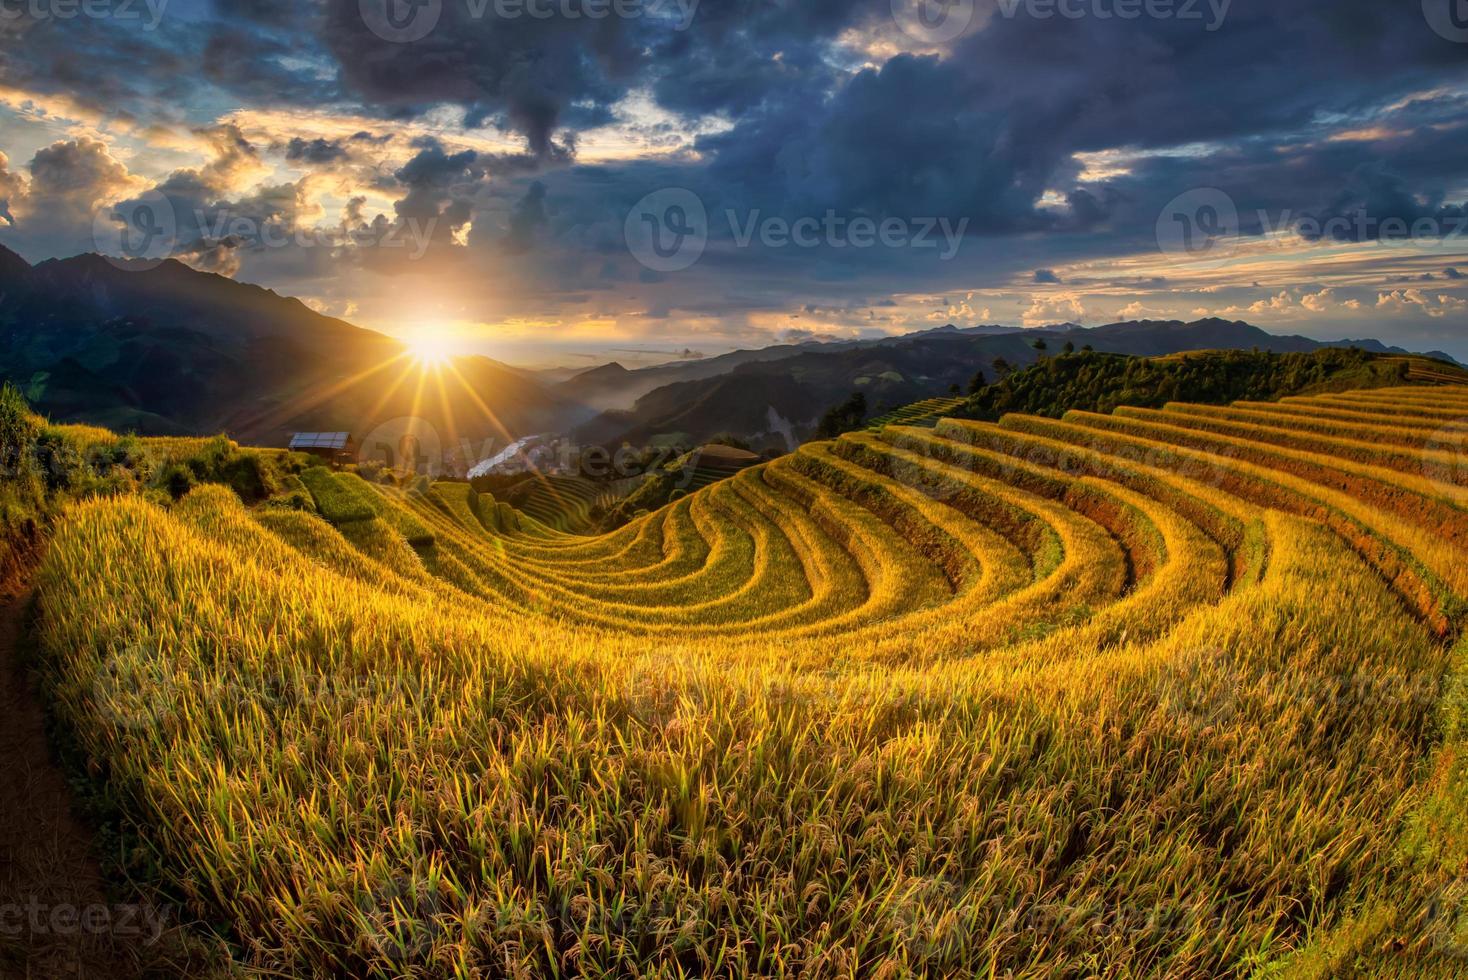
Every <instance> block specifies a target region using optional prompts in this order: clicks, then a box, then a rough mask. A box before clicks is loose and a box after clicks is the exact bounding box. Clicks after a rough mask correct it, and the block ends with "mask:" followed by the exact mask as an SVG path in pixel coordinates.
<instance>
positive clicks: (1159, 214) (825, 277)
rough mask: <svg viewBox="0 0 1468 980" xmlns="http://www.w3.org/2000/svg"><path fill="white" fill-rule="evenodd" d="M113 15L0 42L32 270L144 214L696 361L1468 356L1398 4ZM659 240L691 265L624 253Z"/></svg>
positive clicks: (428, 304)
mask: <svg viewBox="0 0 1468 980" xmlns="http://www.w3.org/2000/svg"><path fill="white" fill-rule="evenodd" d="M134 6H136V7H137V9H138V10H139V11H140V12H141V16H140V17H139V18H137V19H132V20H129V19H121V18H113V19H109V18H96V17H79V18H74V19H70V20H65V21H63V20H60V19H56V18H45V17H38V16H34V15H32V14H30V13H26V14H24V15H23V16H22V17H20V18H15V19H10V20H5V21H3V22H0V36H3V39H4V41H5V44H6V57H5V58H4V59H0V150H4V151H5V154H7V155H0V232H3V236H4V237H3V241H4V242H6V243H7V244H9V245H12V246H13V247H17V248H19V249H20V250H21V251H22V252H23V253H24V254H26V255H27V256H28V257H30V258H33V259H38V258H45V257H48V256H51V255H63V254H69V253H70V252H72V251H79V250H82V249H85V248H88V247H90V245H89V238H90V228H91V224H92V219H93V217H94V216H95V214H96V212H97V211H98V210H99V209H106V208H112V207H116V206H117V205H118V204H119V203H122V204H126V203H129V202H133V201H138V200H141V199H142V197H141V196H142V195H144V194H145V193H146V192H148V191H156V192H157V193H158V194H161V195H163V197H164V198H166V199H167V201H168V202H169V204H170V206H171V207H172V208H173V209H174V211H175V212H176V214H177V218H178V221H177V224H178V236H177V237H178V243H177V254H178V255H179V257H181V258H183V259H184V260H186V261H188V262H190V263H191V264H194V265H196V266H198V267H200V268H207V269H210V270H212V271H219V272H223V273H226V274H232V275H237V276H240V277H241V278H249V279H253V280H255V281H261V282H264V283H266V284H267V285H271V286H275V287H277V288H281V289H288V290H290V291H292V292H295V293H297V294H300V295H302V296H303V297H305V298H306V299H308V300H310V301H312V302H313V303H315V304H316V305H318V306H320V307H321V308H330V309H334V310H346V309H351V310H352V311H353V312H354V314H355V315H357V316H359V317H360V318H361V319H362V320H363V322H365V323H367V324H368V325H372V326H379V327H382V328H384V329H395V328H396V326H397V325H398V324H399V323H401V322H403V321H404V320H405V319H410V318H411V319H414V320H424V319H432V320H434V321H435V322H441V323H452V324H453V325H454V326H455V329H456V330H459V331H460V332H471V331H473V330H476V329H477V330H479V331H480V332H481V333H482V334H483V335H484V336H485V337H486V338H495V337H514V338H516V342H517V343H522V342H523V343H524V344H527V345H528V344H531V343H534V342H539V343H543V344H545V345H547V346H548V347H555V346H556V345H559V344H562V343H572V342H574V341H575V340H576V339H577V338H583V337H595V338H598V339H599V340H610V339H615V338H618V337H633V336H635V337H641V338H649V339H657V340H661V341H662V343H661V344H660V345H659V346H660V347H661V348H663V349H667V350H679V349H684V348H685V347H686V348H687V349H690V350H695V349H712V348H714V347H718V346H721V345H722V346H728V345H733V344H747V343H755V342H759V341H761V340H769V339H774V338H778V337H781V336H787V335H788V336H804V335H805V334H806V333H809V334H811V335H812V336H821V337H831V336H854V335H871V334H880V333H884V332H895V331H900V330H907V329H917V328H922V327H928V326H935V325H943V324H944V323H947V322H957V323H962V324H968V323H973V322H980V321H983V322H996V321H997V322H1003V323H1010V324H1020V325H1030V326H1033V325H1039V324H1044V323H1053V322H1058V321H1064V320H1074V321H1081V320H1082V319H1083V318H1084V319H1085V320H1086V321H1087V322H1096V321H1098V320H1100V319H1104V318H1108V317H1139V318H1140V317H1154V318H1158V317H1171V316H1177V317H1192V316H1198V315H1203V313H1205V312H1206V313H1224V312H1226V311H1234V312H1233V313H1232V314H1231V315H1236V316H1243V317H1248V318H1251V319H1255V320H1258V321H1259V322H1260V323H1261V325H1264V326H1266V327H1270V326H1274V325H1278V326H1280V327H1283V328H1288V329H1290V330H1298V331H1312V332H1315V333H1317V334H1322V335H1324V334H1330V333H1332V332H1336V331H1348V332H1351V333H1354V334H1357V335H1360V334H1363V333H1378V334H1382V335H1384V336H1391V335H1392V334H1393V333H1394V332H1395V333H1396V334H1397V335H1399V336H1400V337H1402V338H1429V339H1431V340H1432V342H1433V344H1434V346H1443V347H1447V348H1449V349H1452V350H1455V351H1459V352H1461V353H1463V354H1464V355H1465V356H1468V338H1454V337H1453V336H1451V335H1450V334H1451V331H1452V329H1453V327H1454V325H1455V323H1456V320H1455V318H1456V317H1457V315H1458V310H1459V307H1458V305H1457V301H1458V300H1460V299H1462V298H1463V297H1462V296H1460V291H1461V289H1462V284H1461V282H1460V280H1461V279H1462V278H1463V274H1462V273H1460V272H1459V271H1458V268H1459V267H1460V266H1462V265H1464V264H1465V263H1468V249H1465V248H1463V247H1462V241H1461V239H1460V238H1459V232H1460V231H1462V230H1463V227H1462V226H1463V225H1464V223H1465V221H1468V212H1465V210H1464V204H1465V197H1468V185H1465V184H1464V183H1463V178H1462V176H1461V175H1462V174H1464V173H1468V60H1465V59H1464V57H1463V53H1464V48H1463V47H1462V46H1461V45H1458V44H1454V43H1452V42H1450V41H1447V40H1445V39H1444V38H1442V37H1440V36H1439V35H1438V34H1437V33H1436V32H1434V31H1433V30H1432V29H1431V27H1430V26H1429V25H1428V24H1427V22H1426V20H1425V18H1423V17H1422V15H1421V11H1420V10H1419V9H1417V7H1415V6H1413V5H1411V4H1407V5H1385V4H1381V3H1379V0H1331V2H1327V0H1307V2H1300V3H1293V4H1289V5H1283V4H1264V3H1255V2H1249V3H1244V2H1236V3H1234V4H1232V5H1230V6H1229V7H1228V8H1227V11H1226V16H1223V17H1222V18H1221V20H1219V21H1217V22H1214V20H1213V18H1214V16H1215V15H1216V14H1218V13H1222V11H1221V10H1219V9H1218V8H1213V7H1208V6H1207V5H1203V6H1204V7H1205V8H1207V9H1206V10H1205V11H1204V13H1205V17H1204V19H1203V20H1202V21H1199V20H1195V19H1188V18H1183V17H1171V18H1150V17H1141V18H1137V19H1125V18H1119V17H1111V18H1102V17H1096V16H1082V17H1077V18H1070V17H1062V16H1053V17H1043V18H1042V17H1036V16H1032V15H1031V14H1030V13H1029V12H1028V8H1027V7H1026V5H1024V4H1020V5H1018V6H1017V7H1016V6H1013V5H1005V6H1001V5H998V4H996V3H994V2H992V0H979V2H978V3H977V4H976V5H975V8H974V15H973V17H972V19H971V21H969V22H968V23H966V24H963V25H961V26H962V27H963V28H964V29H963V30H961V31H958V32H956V34H955V36H951V37H946V36H945V37H942V38H921V37H915V36H913V35H912V34H909V33H907V32H905V31H904V29H903V26H902V25H900V24H899V23H898V18H896V17H894V14H893V8H892V5H891V4H890V3H889V2H887V0H810V2H801V3H782V2H769V0H702V2H694V0H646V2H641V3H634V2H631V0H629V2H628V3H624V4H622V5H621V6H619V7H617V8H616V10H619V11H622V12H624V13H627V14H628V15H627V16H619V15H611V16H597V15H596V14H597V12H598V11H601V10H603V9H604V8H603V7H602V6H601V5H599V4H594V3H592V2H590V0H566V2H557V3H554V4H549V5H545V4H541V5H540V6H537V7H536V9H537V10H543V11H544V12H548V13H549V14H550V16H536V15H533V14H532V12H531V11H530V6H531V5H530V4H516V3H513V2H512V3H503V2H502V3H498V4H496V3H494V2H493V0H487V2H485V3H482V4H481V3H478V2H475V3H462V2H446V3H444V4H441V5H436V4H430V5H424V6H421V7H416V8H412V10H411V11H410V13H412V14H413V15H414V16H413V17H412V18H410V20H411V21H412V23H410V24H409V27H408V29H406V30H401V29H400V28H401V27H402V25H401V23H399V25H398V27H394V26H393V25H392V24H390V23H387V22H385V21H383V20H382V18H381V17H380V16H374V14H373V11H374V10H376V9H377V8H375V7H374V5H373V4H372V3H366V4H363V3H361V2H359V0H237V2H231V3H227V4H226V3H222V2H212V3H211V2H207V0H170V2H169V3H168V4H167V5H165V6H163V7H162V8H161V12H162V15H161V16H159V17H157V18H156V19H153V20H152V21H150V19H149V17H148V12H149V11H151V10H152V9H153V7H151V6H149V5H147V4H137V5H134ZM380 13H381V11H380V10H379V11H378V14H379V15H380ZM425 14H436V15H437V20H436V21H434V20H432V19H430V20H427V21H419V20H417V19H416V18H417V17H418V16H422V15H425ZM907 27H908V29H909V30H910V29H911V27H912V25H907ZM420 28H421V30H420ZM395 32H397V33H395ZM21 161H27V162H26V163H24V164H23V165H22V163H21ZM674 191H676V193H678V194H680V195H684V196H682V197H679V198H677V201H676V202H675V204H676V207H675V208H673V209H670V207H672V206H671V205H666V203H665V206H664V207H663V208H662V209H661V210H659V211H657V212H656V213H652V212H641V213H639V212H638V211H637V209H638V208H639V207H643V206H645V202H647V201H649V200H651V201H653V202H658V201H666V200H672V199H668V198H666V195H667V194H668V193H672V192H674ZM660 194H662V195H664V197H659V196H658V195H660ZM688 195H691V197H690V196H688ZM690 202H692V203H690ZM694 219H699V220H700V221H701V224H699V226H698V227H697V228H695V227H694V226H693V225H692V224H689V223H688V222H691V221H693V220H694ZM648 220H652V221H653V222H654V226H653V227H654V228H655V229H656V230H658V231H659V234H660V235H662V236H663V237H662V239H660V240H659V244H658V247H659V248H664V247H672V246H673V245H675V244H676V245H677V246H678V247H679V248H682V247H685V246H686V247H692V248H695V249H696V250H697V252H696V254H693V253H689V261H688V262H686V263H680V262H672V263H670V262H664V261H661V260H658V259H656V258H653V259H651V260H650V259H649V257H648V255H647V254H642V253H639V251H638V248H639V246H638V245H637V243H636V242H629V234H631V233H632V232H639V233H644V234H645V233H646V230H647V227H648V226H647V225H646V221H648ZM634 237H635V236H634ZM670 243H671V244H670ZM689 243H692V244H691V245H689ZM959 297H963V298H962V299H960V298H959ZM791 331H796V333H791ZM532 338H533V339H532ZM1454 345H1456V346H1454Z"/></svg>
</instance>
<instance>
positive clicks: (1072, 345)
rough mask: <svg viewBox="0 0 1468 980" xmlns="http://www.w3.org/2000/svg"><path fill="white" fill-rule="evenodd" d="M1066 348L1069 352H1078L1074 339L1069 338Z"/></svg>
mask: <svg viewBox="0 0 1468 980" xmlns="http://www.w3.org/2000/svg"><path fill="white" fill-rule="evenodd" d="M1064 349H1065V352H1066V353H1067V354H1074V353H1075V352H1076V345H1075V343H1074V342H1073V341H1069V340H1067V341H1066V342H1065V348H1064Z"/></svg>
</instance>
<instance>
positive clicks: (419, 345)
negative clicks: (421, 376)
mask: <svg viewBox="0 0 1468 980" xmlns="http://www.w3.org/2000/svg"><path fill="white" fill-rule="evenodd" d="M408 352H409V353H410V354H412V355H413V360H415V361H417V362H418V364H419V366H420V367H425V368H441V367H445V366H447V365H448V363H449V361H450V360H451V359H452V358H453V356H454V351H453V347H452V345H450V344H449V342H448V341H446V340H445V339H444V338H443V337H439V336H435V335H433V334H425V335H423V336H421V337H415V338H413V339H412V340H410V341H408Z"/></svg>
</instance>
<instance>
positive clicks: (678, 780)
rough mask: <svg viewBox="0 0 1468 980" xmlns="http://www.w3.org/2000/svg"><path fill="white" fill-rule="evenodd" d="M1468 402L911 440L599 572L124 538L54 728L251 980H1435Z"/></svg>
mask: <svg viewBox="0 0 1468 980" xmlns="http://www.w3.org/2000/svg"><path fill="white" fill-rule="evenodd" d="M1465 390H1468V389H1464V388H1462V387H1447V388H1444V387H1411V388H1394V389H1383V390H1379V391H1371V392H1350V393H1343V394H1330V395H1318V396H1311V397H1305V398H1289V399H1286V400H1284V401H1282V402H1276V403H1248V404H1240V405H1237V406H1233V407H1227V406H1192V405H1186V404H1173V405H1168V406H1166V407H1164V408H1162V409H1160V410H1157V409H1140V408H1137V409H1122V410H1119V411H1118V412H1117V413H1115V414H1113V415H1107V414H1098V413H1090V412H1070V413H1067V414H1066V415H1065V417H1064V418H1062V419H1047V418H1041V417H1036V416H1026V415H1015V414H1011V415H1008V416H1006V417H1005V418H1004V419H1003V421H1002V422H1000V423H998V424H994V423H988V422H980V421H964V420H946V421H942V422H940V423H938V424H937V425H936V427H933V428H921V427H906V426H890V427H887V428H885V429H882V430H880V431H874V432H862V433H857V434H853V435H849V436H847V437H845V438H843V439H841V440H839V441H837V442H834V443H831V442H826V443H815V444H811V445H808V446H805V447H802V448H801V450H800V451H799V452H797V453H795V454H792V455H790V456H787V457H784V458H782V459H780V460H778V461H776V462H773V463H769V464H765V465H760V466H756V467H752V468H749V469H746V470H744V471H742V472H741V473H740V474H739V475H738V476H736V477H734V478H732V479H728V480H724V481H721V482H719V483H716V484H714V485H712V486H710V487H708V488H707V489H704V490H701V491H698V492H695V493H692V494H691V495H689V496H687V497H684V498H682V499H679V500H678V501H676V502H675V503H673V504H672V505H671V506H668V507H665V508H662V509H659V510H657V511H656V512H654V513H650V514H647V515H645V516H642V517H640V518H638V519H637V520H635V521H633V522H632V523H631V524H629V525H628V526H627V527H625V528H623V529H621V530H619V531H617V532H614V533H612V534H610V535H607V536H604V537H601V538H585V537H575V536H567V535H564V534H560V533H558V532H555V531H553V530H551V529H549V528H546V527H544V526H543V525H541V524H539V523H538V522H534V521H524V522H522V521H520V520H518V519H516V518H515V517H514V515H513V512H510V511H506V509H505V506H504V504H503V503H502V502H499V501H496V500H494V499H493V498H491V497H487V496H486V495H482V494H475V493H474V492H473V491H471V490H470V489H469V488H468V487H467V486H466V485H464V484H436V485H430V484H428V483H427V482H426V481H419V482H418V483H416V484H414V485H413V486H412V487H405V488H399V487H393V486H382V485H374V484H371V483H368V482H365V481H363V480H361V479H360V478H359V477H357V476H355V475H352V474H333V473H329V472H327V471H325V470H313V471H308V472H307V473H303V474H302V478H303V479H304V480H305V482H306V487H307V489H308V490H309V493H310V495H311V497H312V502H311V506H312V509H314V510H317V511H319V512H320V513H321V514H322V515H324V517H325V519H322V518H319V517H316V516H313V515H312V514H311V513H309V512H300V511H290V510H282V509H280V508H278V507H255V508H249V507H247V506H246V505H245V504H244V503H242V502H241V500H240V499H239V498H238V497H237V496H235V494H233V493H231V492H230V491H229V490H228V489H226V488H223V487H218V486H203V487H199V488H197V489H194V490H192V491H189V492H187V493H186V495H184V496H183V497H182V498H181V499H180V500H178V502H177V503H168V499H167V498H158V497H154V498H153V499H154V500H155V501H157V502H148V501H146V500H143V499H139V498H138V497H137V496H133V495H127V494H124V495H121V496H111V497H107V498H104V499H97V500H94V501H92V502H90V503H86V504H83V505H81V506H79V507H74V508H72V509H70V510H69V511H68V512H67V515H66V517H65V519H64V520H63V521H62V523H61V524H60V526H59V527H58V528H57V530H56V533H55V536H54V540H53V543H52V545H51V548H50V551H49V554H48V556H47V558H46V561H45V564H44V567H43V570H42V575H41V579H40V592H39V601H38V617H39V619H38V623H39V634H38V635H39V641H40V647H41V649H40V653H39V656H40V660H41V664H42V668H43V671H44V677H45V685H44V690H45V691H46V694H47V697H48V699H49V701H50V703H51V704H52V705H53V706H54V710H55V713H56V716H57V719H58V723H59V724H60V725H61V726H62V728H63V729H64V730H65V731H66V732H67V733H68V738H69V739H72V740H73V742H74V745H75V751H76V752H77V753H79V758H78V761H79V765H80V767H81V770H82V771H84V772H86V773H88V774H89V775H88V776H87V777H85V778H86V779H89V780H91V781H92V783H93V785H94V786H96V787H97V789H98V790H99V791H105V794H106V797H105V798H106V800H107V801H108V806H109V811H110V812H111V813H112V814H113V815H114V816H113V821H114V822H113V827H112V832H113V833H116V834H117V835H118V838H117V839H118V840H119V842H120V844H119V846H118V847H117V848H116V852H117V853H118V854H121V855H126V856H127V860H128V865H127V871H128V875H129V878H130V880H131V881H132V882H133V883H134V885H133V887H134V888H140V889H142V890H143V892H142V894H143V895H144V897H146V898H148V899H149V900H153V901H157V900H164V899H163V897H164V896H166V900H167V901H170V902H175V903H181V907H180V908H179V914H178V918H179V919H180V920H181V921H185V922H196V923H199V924H200V926H199V927H197V928H202V929H208V930H213V932H212V934H213V935H217V936H229V937H232V938H233V939H235V940H237V942H234V943H232V944H230V945H228V946H225V945H224V944H222V943H221V944H220V950H221V952H222V953H224V954H226V955H228V956H231V957H232V958H234V959H235V960H236V961H237V962H239V963H240V964H242V965H246V966H249V967H252V968H257V969H269V970H272V971H274V972H283V973H289V974H293V975H311V974H325V975H353V976H364V977H390V976H402V975H413V974H421V975H428V974H436V973H441V972H444V971H445V969H446V966H445V965H446V964H458V965H459V966H460V967H462V970H463V971H466V972H474V971H482V972H486V973H500V972H504V973H510V974H514V973H522V974H527V975H548V974H555V973H576V974H579V975H597V976H612V975H625V974H627V973H639V974H640V973H647V972H662V973H676V972H680V971H681V972H683V973H689V974H692V973H699V974H707V973H710V972H722V971H723V969H724V967H726V968H727V970H728V972H729V973H731V974H735V975H749V974H764V975H769V974H777V973H781V972H789V973H791V974H801V975H807V976H836V975H841V976H846V975H908V974H914V973H916V974H928V975H972V974H974V973H979V972H986V971H987V972H992V973H995V974H1012V975H1021V974H1024V975H1035V976H1042V975H1057V976H1058V975H1091V974H1097V975H1135V976H1142V975H1148V976H1170V977H1171V976H1177V977H1211V976H1225V975H1235V974H1239V973H1252V972H1258V971H1264V972H1270V971H1272V970H1276V969H1289V970H1292V971H1299V972H1302V973H1303V974H1304V975H1318V976H1333V975H1339V973H1338V971H1337V970H1336V969H1335V968H1334V967H1326V966H1322V964H1334V965H1335V967H1339V966H1340V965H1341V964H1346V965H1347V966H1348V968H1349V969H1351V970H1352V971H1354V972H1356V973H1357V975H1381V974H1383V973H1385V972H1392V973H1394V974H1395V975H1402V976H1407V975H1412V976H1426V975H1432V976H1448V975H1451V970H1452V967H1453V965H1454V964H1455V962H1456V961H1455V960H1454V958H1453V953H1454V951H1455V950H1456V949H1458V948H1460V947H1459V946H1458V945H1457V944H1458V943H1459V942H1460V941H1461V940H1460V937H1459V934H1458V933H1457V932H1456V931H1455V929H1456V925H1455V924H1456V923H1461V922H1462V921H1464V919H1463V918H1462V915H1463V913H1464V912H1468V896H1465V895H1464V894H1463V893H1462V892H1461V891H1460V890H1455V889H1456V887H1457V886H1456V884H1455V882H1456V881H1457V880H1458V879H1457V876H1458V874H1459V869H1460V868H1461V866H1462V861H1463V859H1464V855H1465V854H1468V836H1465V835H1464V833H1463V830H1462V828H1461V821H1460V820H1458V819H1457V818H1456V816H1455V814H1458V813H1461V811H1462V807H1463V805H1464V804H1465V802H1468V796H1465V793H1464V789H1463V784H1462V781H1461V780H1460V779H1456V778H1454V777H1453V775H1452V774H1453V773H1454V772H1455V771H1456V770H1455V766H1456V765H1457V763H1456V762H1455V760H1456V759H1457V758H1458V757H1459V755H1460V753H1461V752H1462V750H1463V747H1464V746H1463V744H1462V738H1463V733H1462V730H1461V726H1460V725H1459V722H1458V720H1457V718H1458V715H1457V714H1456V713H1457V712H1458V711H1460V707H1459V706H1458V703H1457V700H1456V698H1457V695H1456V694H1454V693H1453V692H1456V691H1458V690H1460V685H1461V684H1462V683H1463V677H1462V674H1461V671H1462V669H1463V663H1464V661H1463V656H1464V653H1465V650H1464V647H1463V645H1462V644H1461V643H1460V642H1459V641H1458V640H1457V638H1458V637H1459V636H1460V635H1461V632H1462V628H1463V626H1464V625H1465V621H1468V604H1465V599H1468V561H1465V560H1464V559H1465V557H1468V555H1465V549H1468V509H1465V500H1468V497H1465V493H1468V479H1465V476H1464V470H1463V468H1462V466H1461V465H1460V460H1461V448H1462V445H1463V433H1464V432H1465V431H1468V429H1465V428H1464V426H1463V424H1462V423H1463V419H1464V418H1468V394H1465ZM70 438H74V439H84V438H85V439H91V440H93V441H94V443H95V445H96V446H106V445H110V443H109V442H108V440H109V439H111V438H112V437H110V436H108V435H107V434H105V433H92V434H90V435H87V434H84V433H76V434H74V435H72V436H70ZM27 445H28V444H22V445H21V447H20V448H21V449H22V450H23V451H26V452H29V451H30V450H29V449H27V448H26V446H27ZM81 449H82V450H83V452H82V458H89V457H91V456H92V455H93V454H94V453H95V449H94V448H92V449H89V448H87V447H86V446H81ZM185 489H186V488H185ZM1440 697H1441V698H1442V700H1441V701H1440V700H1439V698H1440ZM653 868H656V869H657V872H656V873H648V869H653ZM833 869H839V879H833V878H832V877H831V876H832V875H833V874H836V873H837V872H836V871H834V870H833ZM838 880H839V887H836V882H837V881H838ZM206 882H207V885H205V884H203V883H206ZM205 934H206V933H201V935H205ZM527 936H530V937H533V941H526V937H527ZM714 964H724V967H720V968H719V969H715V968H714V966H713V965H714Z"/></svg>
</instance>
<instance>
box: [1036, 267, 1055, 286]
mask: <svg viewBox="0 0 1468 980" xmlns="http://www.w3.org/2000/svg"><path fill="white" fill-rule="evenodd" d="M1035 282H1036V283H1044V284H1049V285H1059V284H1060V277H1059V276H1057V275H1056V274H1055V272H1054V271H1053V270H1051V269H1036V270H1035Z"/></svg>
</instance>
